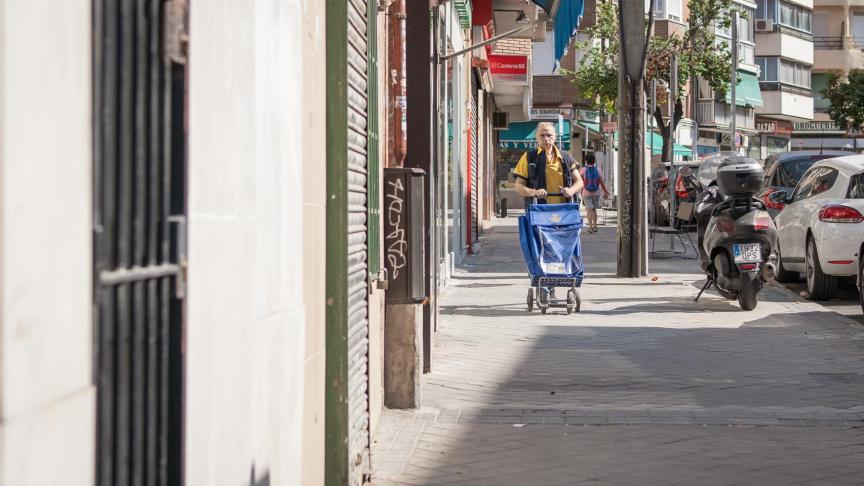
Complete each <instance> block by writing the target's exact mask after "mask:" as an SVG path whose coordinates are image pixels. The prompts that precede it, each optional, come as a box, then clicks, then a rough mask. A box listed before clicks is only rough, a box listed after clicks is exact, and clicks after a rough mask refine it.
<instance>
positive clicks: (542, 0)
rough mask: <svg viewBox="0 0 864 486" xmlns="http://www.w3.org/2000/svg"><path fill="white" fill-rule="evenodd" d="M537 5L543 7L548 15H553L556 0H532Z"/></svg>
mask: <svg viewBox="0 0 864 486" xmlns="http://www.w3.org/2000/svg"><path fill="white" fill-rule="evenodd" d="M531 1H532V2H534V4H535V5H537V6H538V7H540V8H542V9H543V11H544V12H546V15H552V4H553V3H555V0H531Z"/></svg>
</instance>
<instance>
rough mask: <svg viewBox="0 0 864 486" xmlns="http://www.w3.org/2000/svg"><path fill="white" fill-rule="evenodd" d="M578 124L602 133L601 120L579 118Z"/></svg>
mask: <svg viewBox="0 0 864 486" xmlns="http://www.w3.org/2000/svg"><path fill="white" fill-rule="evenodd" d="M576 124H577V125H579V126H580V127H582V128H587V129H588V130H591V131H592V132H594V133H597V134H600V123H599V122H592V121H586V120H579V121H577V122H576Z"/></svg>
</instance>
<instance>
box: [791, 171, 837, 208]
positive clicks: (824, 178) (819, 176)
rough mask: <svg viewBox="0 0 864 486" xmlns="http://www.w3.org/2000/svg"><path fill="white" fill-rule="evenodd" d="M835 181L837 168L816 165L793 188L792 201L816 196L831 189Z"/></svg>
mask: <svg viewBox="0 0 864 486" xmlns="http://www.w3.org/2000/svg"><path fill="white" fill-rule="evenodd" d="M835 181H837V170H836V169H832V168H831V167H817V168H815V169H811V170H810V171H808V172H807V174H805V175H804V178H803V179H801V184H800V185H799V186H798V187H797V188H796V189H795V196H794V198H793V199H792V201H793V202H796V201H801V200H803V199H807V198H810V197H813V196H818V195H819V194H822V193H823V192H825V191H827V190H829V189H831V186H833V185H834V182H835Z"/></svg>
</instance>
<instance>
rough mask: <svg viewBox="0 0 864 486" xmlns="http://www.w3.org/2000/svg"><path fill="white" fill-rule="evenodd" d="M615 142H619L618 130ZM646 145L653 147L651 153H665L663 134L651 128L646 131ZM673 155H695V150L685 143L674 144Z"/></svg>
mask: <svg viewBox="0 0 864 486" xmlns="http://www.w3.org/2000/svg"><path fill="white" fill-rule="evenodd" d="M615 142H616V144H617V142H618V132H615ZM645 145H646V146H648V147H649V148H651V153H652V154H654V155H660V154H662V153H663V136H662V135H660V134H659V133H653V132H651V131H649V130H646V131H645ZM672 155H682V156H683V155H693V150H691V149H690V147H685V146H684V145H679V144H677V143H676V144H674V145H673V146H672Z"/></svg>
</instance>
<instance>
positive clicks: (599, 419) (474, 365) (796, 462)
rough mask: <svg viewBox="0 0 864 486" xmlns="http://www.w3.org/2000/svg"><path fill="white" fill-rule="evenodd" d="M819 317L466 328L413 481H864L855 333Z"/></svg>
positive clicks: (861, 370)
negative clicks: (512, 330)
mask: <svg viewBox="0 0 864 486" xmlns="http://www.w3.org/2000/svg"><path fill="white" fill-rule="evenodd" d="M826 316H832V315H831V314H826V313H824V312H808V313H801V314H799V315H797V316H795V319H794V322H790V316H789V315H788V314H782V315H769V316H767V317H764V318H761V319H757V320H754V321H752V322H747V323H745V324H743V325H742V326H741V327H732V328H726V329H722V328H716V327H715V328H711V327H704V328H688V329H665V328H660V327H632V328H626V327H625V328H615V327H592V326H572V327H560V326H536V327H535V330H534V334H533V335H532V334H530V333H528V331H526V335H525V336H524V337H523V338H520V339H511V340H510V341H508V342H503V341H495V342H494V344H493V343H486V342H484V339H488V338H485V337H484V335H483V334H482V333H476V334H473V335H471V336H472V337H473V339H470V338H467V337H466V336H465V335H460V339H459V341H458V342H450V343H448V346H450V347H453V346H461V347H464V348H465V355H462V356H458V357H459V358H460V359H462V362H461V364H460V366H459V370H458V372H456V371H453V372H450V373H438V374H436V373H433V374H432V375H429V380H428V383H429V386H427V387H426V390H427V398H428V401H430V402H432V403H433V404H435V406H440V407H441V413H440V414H439V420H440V421H442V422H443V423H441V424H439V425H440V427H439V428H440V431H439V428H435V430H436V431H439V432H436V433H440V434H442V435H441V436H440V437H445V438H446V441H443V442H440V441H438V440H439V439H436V438H434V437H433V439H429V440H427V441H426V442H424V441H423V439H422V438H421V440H420V442H419V443H418V448H419V450H420V451H422V455H421V456H420V457H421V458H420V459H416V460H414V461H412V462H411V463H409V465H408V467H407V468H406V473H408V475H409V476H410V477H411V478H413V479H412V481H411V482H410V484H426V485H430V486H431V485H439V484H478V485H479V484H483V485H485V484H490V485H491V484H495V485H524V484H543V485H557V484H561V485H565V484H582V483H583V482H584V483H586V484H587V483H590V484H608V485H630V484H639V485H669V484H791V483H792V482H794V481H799V480H801V478H809V479H811V480H812V481H813V484H862V483H864V464H862V463H861V461H858V460H854V461H852V462H846V461H847V460H848V459H851V458H852V457H858V458H860V457H864V428H861V427H858V426H850V425H849V422H848V421H850V420H858V422H857V423H862V422H861V420H860V419H858V418H857V415H856V413H855V412H852V413H846V412H845V411H846V410H848V409H850V408H851V407H856V406H858V405H860V404H862V403H864V361H862V360H861V359H860V356H861V351H862V341H861V340H860V339H861V334H860V333H858V332H857V331H854V330H852V329H850V328H849V327H848V326H847V325H846V323H845V322H844V321H843V320H842V319H837V318H827V319H826ZM473 325H474V324H473V323H463V324H462V326H473ZM472 341H473V342H472ZM828 344H830V346H829V345H828ZM517 356H518V357H521V358H519V359H516V360H515V361H514V362H509V363H508V362H507V360H506V358H507V357H514V358H515V357H517ZM448 357H450V358H453V357H457V356H455V355H454V356H448ZM501 366H506V367H507V370H508V372H509V374H508V375H507V376H506V377H505V378H504V379H503V380H500V381H496V378H494V377H493V376H492V375H491V374H490V372H489V371H488V370H489V369H494V368H495V367H501ZM460 388H461V389H462V390H463V392H464V391H465V390H469V391H470V390H473V392H470V393H462V394H460V393H458V392H454V390H459V389H460ZM472 393H473V394H472ZM430 395H431V396H430ZM478 404H482V405H480V408H478ZM448 407H449V408H448ZM442 417H443V418H442ZM447 417H452V420H451V419H448V418H447ZM457 417H458V418H457ZM848 417H852V418H851V419H850V418H848ZM862 426H864V424H862ZM447 434H449V435H447ZM440 437H439V438H440ZM436 441H438V442H436ZM835 458H836V459H839V460H835ZM843 458H845V459H843ZM843 464H849V465H851V467H849V468H847V469H844V471H845V474H846V476H845V479H844V480H843V481H840V482H835V481H832V478H836V477H837V474H838V473H837V469H836V467H842V466H843Z"/></svg>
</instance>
